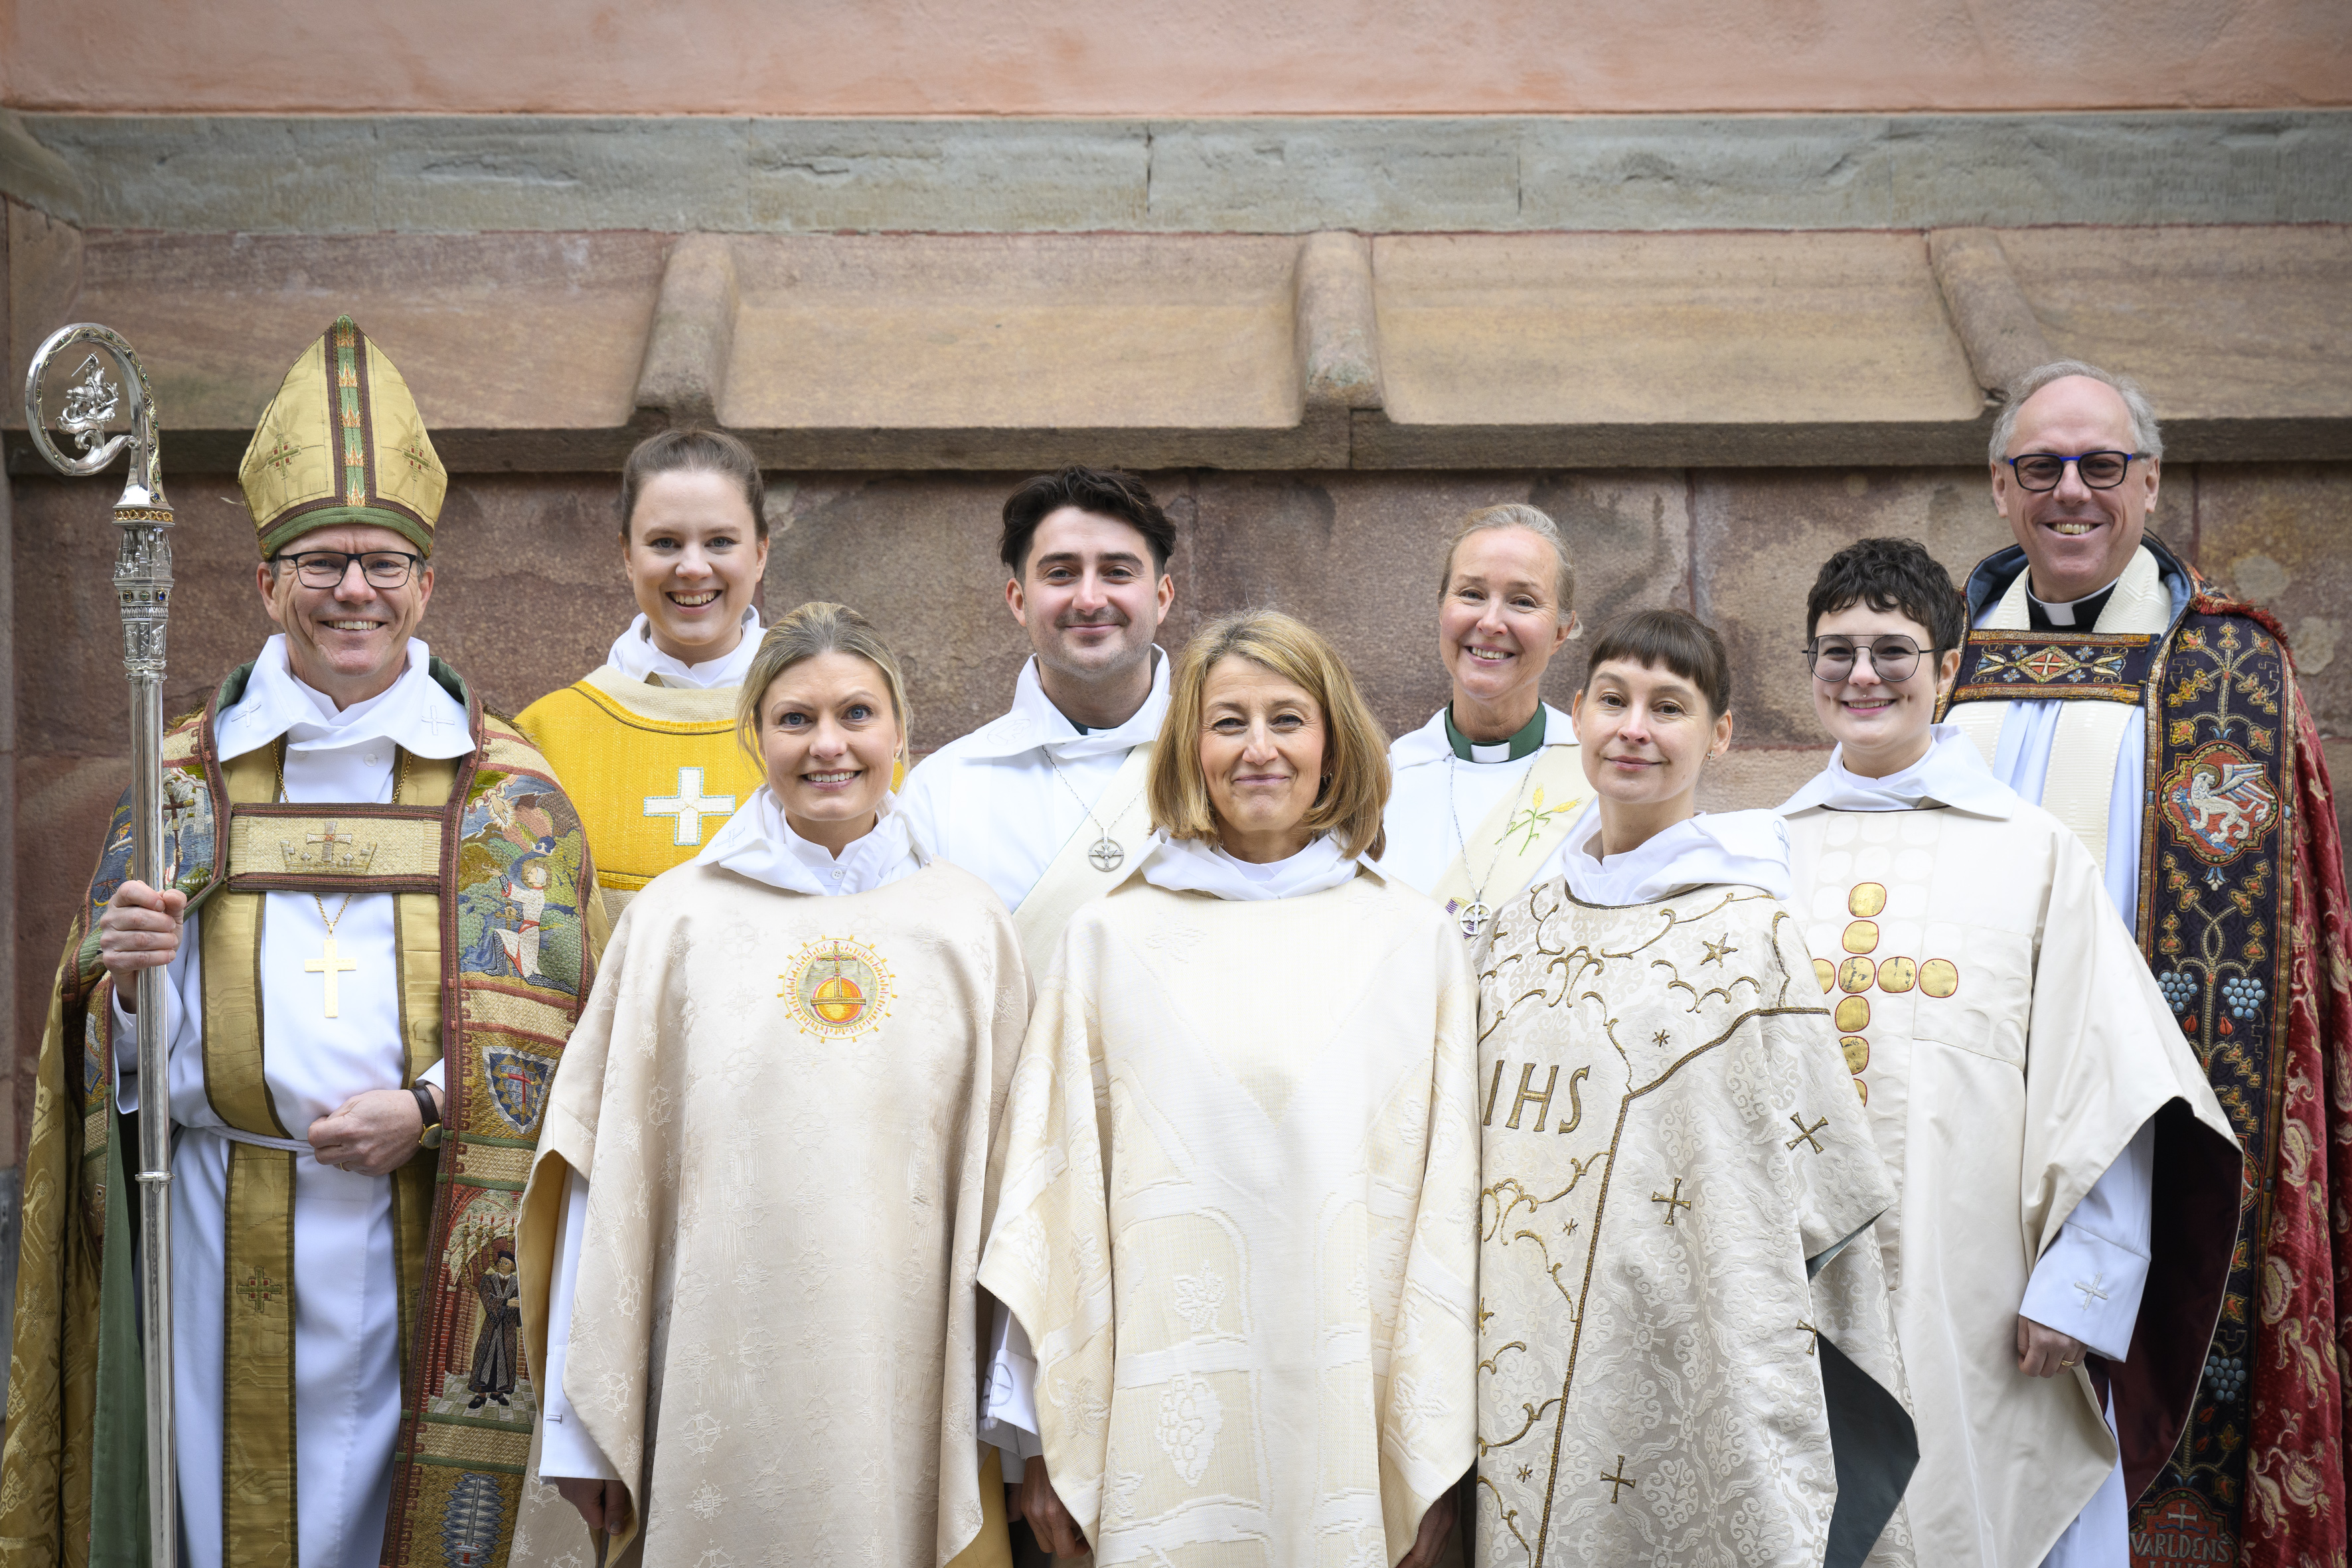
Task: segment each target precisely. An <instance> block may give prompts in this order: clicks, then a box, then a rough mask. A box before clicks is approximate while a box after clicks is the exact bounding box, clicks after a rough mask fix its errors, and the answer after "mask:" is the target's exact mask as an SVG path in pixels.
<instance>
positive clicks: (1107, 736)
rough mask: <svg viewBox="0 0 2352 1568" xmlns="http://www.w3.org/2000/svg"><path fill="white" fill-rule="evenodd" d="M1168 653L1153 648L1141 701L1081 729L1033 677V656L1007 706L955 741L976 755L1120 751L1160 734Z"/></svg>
mask: <svg viewBox="0 0 2352 1568" xmlns="http://www.w3.org/2000/svg"><path fill="white" fill-rule="evenodd" d="M1168 674H1169V664H1168V656H1167V655H1166V654H1165V653H1164V652H1162V651H1161V650H1160V649H1159V648H1157V647H1154V648H1153V649H1152V650H1151V694H1150V696H1148V697H1146V698H1145V699H1144V700H1143V706H1142V707H1140V708H1139V709H1137V710H1135V711H1134V712H1133V713H1131V714H1129V715H1128V718H1127V721H1126V722H1125V723H1122V724H1120V725H1118V726H1117V727H1116V728H1113V729H1108V730H1082V729H1080V728H1079V727H1078V726H1077V725H1076V724H1075V723H1073V722H1072V721H1071V720H1070V716H1069V715H1068V714H1066V713H1065V712H1063V711H1062V710H1060V709H1059V708H1056V707H1055V706H1054V700H1053V699H1052V698H1050V697H1048V696H1046V695H1045V683H1044V682H1043V681H1041V680H1039V679H1038V678H1037V661H1036V659H1035V658H1031V659H1030V660H1029V661H1028V662H1027V663H1026V664H1024V665H1023V666H1022V667H1021V679H1019V680H1018V681H1016V682H1014V684H1013V707H1012V710H1010V711H1009V712H1006V713H1003V714H1002V715H1000V716H999V717H997V718H995V719H992V720H990V721H988V722H987V723H985V724H983V725H982V726H981V727H980V728H979V729H977V730H975V731H972V732H971V734H969V735H966V736H965V737H964V738H963V739H962V740H961V741H960V742H957V745H958V747H959V748H960V749H961V751H962V752H963V754H964V755H966V756H968V757H971V758H973V759H975V760H979V759H985V758H991V757H1015V756H1019V755H1020V754H1021V753H1022V752H1029V751H1034V750H1036V749H1037V748H1038V747H1041V746H1046V747H1051V748H1052V749H1053V755H1054V756H1055V758H1056V759H1057V760H1059V761H1061V762H1065V763H1073V762H1078V761H1081V760H1083V759H1085V758H1087V757H1097V756H1107V755H1108V754H1110V753H1112V752H1126V751H1127V750H1129V748H1130V747H1134V746H1139V745H1140V744H1142V743H1143V742H1146V741H1150V740H1152V739H1154V738H1156V737H1157V736H1158V735H1159V733H1160V721H1161V720H1163V719H1165V718H1167V717H1168Z"/></svg>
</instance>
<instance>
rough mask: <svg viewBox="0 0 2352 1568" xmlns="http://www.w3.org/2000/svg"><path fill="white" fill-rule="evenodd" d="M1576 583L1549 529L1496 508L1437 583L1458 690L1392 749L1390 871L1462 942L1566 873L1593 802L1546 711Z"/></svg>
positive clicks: (1571, 740)
mask: <svg viewBox="0 0 2352 1568" xmlns="http://www.w3.org/2000/svg"><path fill="white" fill-rule="evenodd" d="M1575 602H1576V570H1575V568H1574V567H1573V566H1572V565H1570V563H1569V558H1568V546H1567V544H1566V543H1565V542H1563V541H1562V540H1561V538H1560V536H1559V528H1558V527H1557V526H1556V525H1554V523H1553V522H1552V520H1551V519H1550V518H1549V517H1546V516H1545V515H1544V514H1543V513H1542V512H1540V511H1538V510H1536V509H1535V508H1534V507H1531V506H1525V505H1520V504H1517V503H1512V504H1507V505H1504V506H1490V507H1486V508H1484V509H1482V510H1478V511H1474V512H1472V513H1471V514H1470V515H1469V516H1468V517H1466V518H1464V519H1463V520H1462V521H1461V523H1460V524H1459V526H1457V527H1456V528H1455V529H1454V535H1453V537H1452V538H1451V539H1449V540H1448V541H1447V542H1446V545H1445V554H1444V558H1443V560H1442V561H1441V563H1440V564H1439V567H1438V574H1437V657H1438V660H1439V662H1440V663H1442V664H1443V665H1444V667H1445V673H1446V676H1447V678H1448V679H1449V681H1450V682H1451V684H1452V687H1453V690H1452V692H1451V694H1450V695H1449V697H1448V699H1447V701H1446V704H1445V706H1444V707H1443V708H1441V709H1439V710H1437V711H1436V712H1435V713H1433V714H1432V715H1430V720H1429V722H1428V723H1426V724H1423V726H1421V728H1419V729H1418V730H1413V731H1409V732H1407V733H1405V734H1403V735H1401V736H1399V737H1398V738H1397V742H1396V744H1394V745H1393V746H1391V747H1390V748H1389V766H1390V767H1391V768H1392V769H1394V770H1395V773H1396V787H1395V789H1394V791H1393V792H1392V793H1391V795H1390V796H1389V805H1388V813H1387V823H1386V826H1387V828H1388V839H1389V841H1388V848H1387V849H1386V850H1385V851H1384V852H1383V854H1382V858H1381V869H1383V870H1385V871H1386V872H1388V874H1389V875H1390V876H1391V877H1393V878H1394V879H1397V880H1398V881H1400V882H1402V883H1404V884H1406V885H1407V886H1409V887H1413V888H1418V889H1421V890H1422V891H1423V892H1425V893H1427V894H1429V895H1430V896H1431V897H1433V898H1434V899H1436V900H1437V901H1438V902H1439V903H1441V904H1443V905H1444V906H1445V912H1446V913H1447V914H1449V915H1451V916H1453V917H1454V921H1455V922H1456V924H1457V927H1458V929H1459V930H1460V931H1461V933H1462V935H1463V936H1464V937H1465V938H1475V937H1478V936H1480V935H1482V934H1484V932H1485V931H1486V927H1487V925H1488V923H1489V922H1490V921H1492V920H1493V918H1494V911H1495V910H1498V909H1500V908H1501V907H1502V906H1503V904H1504V902H1505V901H1506V900H1509V899H1511V898H1513V897H1515V896H1517V894H1518V893H1519V892H1521V891H1522V890H1524V889H1527V888H1528V887H1529V886H1531V885H1532V884H1534V883H1537V882H1540V881H1544V880H1547V879H1549V878H1551V877H1553V876H1555V875H1557V874H1558V873H1559V870H1560V856H1561V854H1562V852H1563V846H1564V844H1565V842H1566V839H1567V837H1568V825H1569V824H1570V822H1572V821H1573V820H1575V817H1576V815H1577V813H1578V811H1579V810H1580V808H1581V807H1582V805H1584V803H1585V802H1586V801H1587V800H1589V799H1591V794H1592V792H1591V789H1590V788H1589V787H1587V785H1586V784H1585V782H1584V774H1583V769H1582V767H1581V766H1580V763H1579V758H1580V752H1579V751H1578V749H1577V743H1576V724H1575V721H1573V720H1571V719H1570V717H1569V715H1568V714H1566V713H1563V712H1562V711H1560V710H1559V709H1557V708H1554V707H1552V706H1551V705H1550V704H1549V703H1548V702H1546V701H1544V700H1543V684H1544V676H1545V673H1546V671H1547V670H1548V669H1549V668H1550V665H1551V661H1552V656H1553V655H1555V654H1557V653H1559V650H1560V648H1561V647H1564V646H1565V645H1566V644H1567V642H1568V641H1569V639H1570V637H1574V636H1575V635H1576V609H1575Z"/></svg>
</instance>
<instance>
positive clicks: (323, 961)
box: [302, 934, 359, 1018]
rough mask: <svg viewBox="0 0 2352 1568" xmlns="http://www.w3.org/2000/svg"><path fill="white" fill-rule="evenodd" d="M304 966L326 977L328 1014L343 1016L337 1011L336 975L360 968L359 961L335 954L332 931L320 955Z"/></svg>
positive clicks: (305, 968)
mask: <svg viewBox="0 0 2352 1568" xmlns="http://www.w3.org/2000/svg"><path fill="white" fill-rule="evenodd" d="M302 967H303V969H304V970H306V971H308V972H309V973H312V974H320V975H324V976H325V977H326V981H327V1016H328V1017H330V1018H335V1017H340V1016H341V1014H339V1013H337V1012H336V1011H335V1003H336V1002H337V1000H338V997H337V995H336V993H335V976H336V975H337V974H349V973H352V971H353V970H355V969H357V968H359V961H358V960H357V959H352V958H338V957H337V956H336V954H335V939H334V937H333V935H332V934H330V935H329V936H328V938H327V943H326V946H325V947H324V948H323V949H322V950H321V951H320V953H319V956H318V957H316V958H313V959H309V960H306V961H305V962H304V963H303V965H302Z"/></svg>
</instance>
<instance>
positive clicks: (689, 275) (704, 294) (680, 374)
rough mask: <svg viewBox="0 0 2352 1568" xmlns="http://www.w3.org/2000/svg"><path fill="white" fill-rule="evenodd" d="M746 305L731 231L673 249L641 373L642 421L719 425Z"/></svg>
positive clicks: (685, 239)
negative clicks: (741, 296)
mask: <svg viewBox="0 0 2352 1568" xmlns="http://www.w3.org/2000/svg"><path fill="white" fill-rule="evenodd" d="M739 304H740V299H739V296H738V293H737V290H736V287H735V256H734V251H733V248H732V247H730V245H729V243H728V240H727V237H726V236H724V235H717V234H689V235H685V236H682V237H679V239H678V242H677V244H676V245H674V246H672V247H670V252H669V259H668V261H667V263H666V264H665V265H664V266H663V268H662V279H661V293H660V295H659V296H658V297H657V298H656V300H655V301H654V319H653V325H652V328H651V330H650V331H647V332H646V357H645V363H644V364H643V366H641V367H640V368H639V370H638V372H637V386H636V395H635V399H634V403H635V409H636V422H638V423H644V424H653V425H657V426H659V425H714V424H716V423H718V419H719V397H720V395H722V394H723V393H724V392H725V391H726V387H727V365H728V361H729V359H730V356H731V355H732V354H733V353H734V349H735V312H736V310H737V308H738V306H739Z"/></svg>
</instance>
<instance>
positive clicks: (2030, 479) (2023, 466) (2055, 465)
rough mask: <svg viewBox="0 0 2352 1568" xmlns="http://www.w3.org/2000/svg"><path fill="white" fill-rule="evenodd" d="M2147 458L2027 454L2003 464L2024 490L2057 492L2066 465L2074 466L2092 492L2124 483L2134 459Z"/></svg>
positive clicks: (2127, 454)
mask: <svg viewBox="0 0 2352 1568" xmlns="http://www.w3.org/2000/svg"><path fill="white" fill-rule="evenodd" d="M2145 457H2147V453H2146V452H2081V453H2077V454H2075V455H2074V456H2072V457H2064V456H2061V455H2060V454H2059V453H2056V452H2028V453H2026V454H2025V456H2023V457H2021V458H2006V459H2004V460H2005V461H2006V462H2007V463H2008V464H2009V471H2010V472H2011V473H2012V474H2015V475H2016V476H2017V483H2018V486H2019V488H2021V489H2029V490H2054V489H2057V488H2058V481H2059V480H2061V479H2064V478H2065V477H2066V465H2067V464H2069V463H2072V464H2074V472H2075V474H2076V475H2077V476H2078V477H2079V478H2080V479H2082V481H2083V482H2084V484H2086V485H2088V486H2090V487H2091V489H2095V490H2111V489H2115V488H2116V486H2117V485H2119V484H2121V483H2123V482H2124V475H2126V473H2128V472H2130V471H2131V465H2132V459H2133V458H2145Z"/></svg>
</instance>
